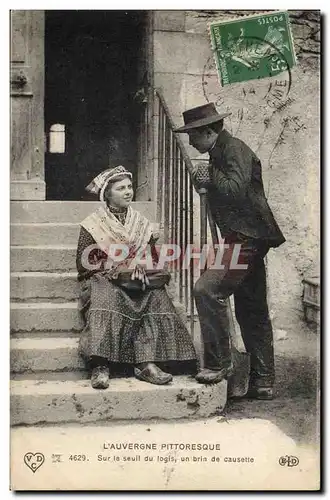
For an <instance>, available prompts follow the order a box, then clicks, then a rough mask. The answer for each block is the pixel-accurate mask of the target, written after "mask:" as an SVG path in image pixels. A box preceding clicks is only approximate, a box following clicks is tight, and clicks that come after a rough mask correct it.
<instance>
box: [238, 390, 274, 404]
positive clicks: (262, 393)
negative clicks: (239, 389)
mask: <svg viewBox="0 0 330 500" xmlns="http://www.w3.org/2000/svg"><path fill="white" fill-rule="evenodd" d="M245 398H247V399H262V400H266V401H271V400H272V399H274V389H273V387H250V388H249V390H248V392H247V393H246V396H245Z"/></svg>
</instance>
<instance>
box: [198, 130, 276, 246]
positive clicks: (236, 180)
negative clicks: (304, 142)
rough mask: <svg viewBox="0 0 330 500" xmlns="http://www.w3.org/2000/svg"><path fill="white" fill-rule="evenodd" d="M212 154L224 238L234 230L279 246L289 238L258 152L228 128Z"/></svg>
mask: <svg viewBox="0 0 330 500" xmlns="http://www.w3.org/2000/svg"><path fill="white" fill-rule="evenodd" d="M209 154H210V171H209V173H210V181H211V183H210V186H209V187H208V192H209V195H208V198H209V203H210V209H211V212H212V213H213V217H214V218H215V221H216V223H217V225H218V226H219V228H220V231H221V236H222V238H225V237H226V236H229V235H231V234H232V233H241V234H243V235H246V236H249V237H252V238H255V239H258V240H263V241H264V242H266V243H267V245H268V246H269V247H278V246H279V245H281V244H282V243H284V241H285V238H284V236H283V234H282V232H281V230H280V228H279V227H278V225H277V223H276V221H275V218H274V216H273V214H272V211H271V209H270V207H269V205H268V203H267V199H266V196H265V191H264V187H263V183H262V173H261V163H260V160H259V159H258V158H257V156H256V155H255V154H254V152H253V151H252V150H251V149H250V148H249V147H248V146H247V145H246V144H245V143H244V142H243V141H241V140H240V139H237V138H236V137H233V136H232V135H230V134H229V132H227V131H226V130H223V131H221V132H220V134H219V137H218V139H217V141H216V144H215V146H214V147H213V148H212V150H211V151H210V152H209Z"/></svg>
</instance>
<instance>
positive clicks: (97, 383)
mask: <svg viewBox="0 0 330 500" xmlns="http://www.w3.org/2000/svg"><path fill="white" fill-rule="evenodd" d="M91 384H92V387H93V389H107V388H108V387H109V368H108V367H107V366H96V367H95V368H93V371H92V376H91Z"/></svg>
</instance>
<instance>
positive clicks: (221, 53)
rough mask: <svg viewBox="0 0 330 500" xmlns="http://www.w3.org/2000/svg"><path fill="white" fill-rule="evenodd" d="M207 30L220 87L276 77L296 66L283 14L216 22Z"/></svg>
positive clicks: (289, 34) (283, 12) (289, 31)
mask: <svg viewBox="0 0 330 500" xmlns="http://www.w3.org/2000/svg"><path fill="white" fill-rule="evenodd" d="M209 29H210V36H211V43H212V49H213V53H214V58H215V62H216V66H217V70H218V72H219V80H220V83H221V85H222V86H224V85H228V84H231V83H236V82H245V81H247V80H256V79H260V78H267V77H271V76H276V75H278V74H279V73H282V72H283V71H286V70H289V69H290V68H292V67H293V66H294V65H295V64H296V56H295V50H294V45H293V39H292V34H291V30H290V22H289V16H288V13H287V12H285V11H281V12H271V13H265V14H262V15H254V16H249V17H242V18H240V19H234V20H228V21H217V22H213V23H211V24H210V26H209Z"/></svg>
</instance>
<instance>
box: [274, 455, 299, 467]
mask: <svg viewBox="0 0 330 500" xmlns="http://www.w3.org/2000/svg"><path fill="white" fill-rule="evenodd" d="M278 463H279V464H280V465H281V466H282V467H284V466H285V465H286V466H287V467H296V466H297V465H298V464H299V458H297V457H294V456H293V455H284V456H282V457H280V458H279V460H278Z"/></svg>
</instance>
